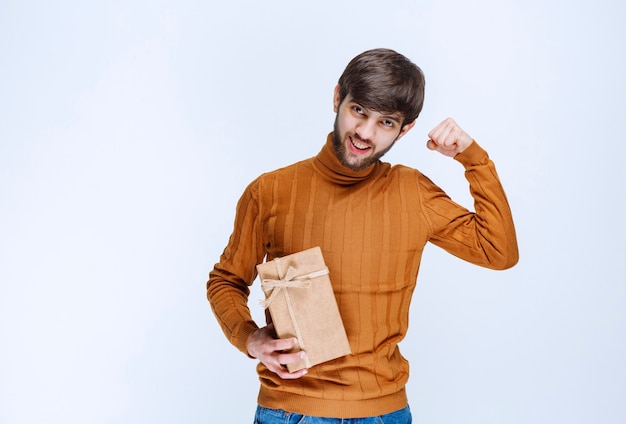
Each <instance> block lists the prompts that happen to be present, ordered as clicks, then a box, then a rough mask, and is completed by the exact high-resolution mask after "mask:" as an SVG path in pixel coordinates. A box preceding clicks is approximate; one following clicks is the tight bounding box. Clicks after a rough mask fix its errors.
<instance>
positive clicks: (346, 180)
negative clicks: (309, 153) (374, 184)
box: [314, 132, 380, 186]
mask: <svg viewBox="0 0 626 424" xmlns="http://www.w3.org/2000/svg"><path fill="white" fill-rule="evenodd" d="M332 136H333V133H332V132H331V133H330V134H328V137H326V144H325V145H324V147H322V150H321V151H320V152H319V153H318V155H317V156H316V157H315V159H316V160H315V161H314V166H315V169H317V170H318V171H319V172H320V173H321V174H322V175H324V177H325V178H326V179H328V180H329V181H331V182H333V183H336V184H339V185H342V186H349V185H353V184H357V183H360V182H361V181H364V180H366V179H367V178H369V177H370V176H371V175H373V174H374V173H375V172H376V171H377V170H378V169H379V168H380V161H377V162H375V163H373V164H372V165H370V166H368V167H367V168H365V169H362V170H360V171H353V170H352V169H350V168H348V167H347V166H344V165H343V164H342V163H341V162H340V161H339V158H338V157H337V153H336V152H335V148H334V147H333V139H332Z"/></svg>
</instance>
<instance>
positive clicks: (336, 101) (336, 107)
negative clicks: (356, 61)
mask: <svg viewBox="0 0 626 424" xmlns="http://www.w3.org/2000/svg"><path fill="white" fill-rule="evenodd" d="M340 103H341V98H340V97H339V84H337V85H336V86H335V92H334V94H333V111H334V112H335V113H337V111H338V110H339V104H340Z"/></svg>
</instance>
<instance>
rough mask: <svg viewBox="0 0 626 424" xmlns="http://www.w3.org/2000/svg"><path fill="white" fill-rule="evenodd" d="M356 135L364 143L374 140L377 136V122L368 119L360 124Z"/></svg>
mask: <svg viewBox="0 0 626 424" xmlns="http://www.w3.org/2000/svg"><path fill="white" fill-rule="evenodd" d="M356 134H357V135H358V136H359V138H361V139H362V140H364V141H369V140H373V139H374V136H375V135H376V120H374V119H366V120H363V121H361V122H360V123H359V125H358V126H357V128H356Z"/></svg>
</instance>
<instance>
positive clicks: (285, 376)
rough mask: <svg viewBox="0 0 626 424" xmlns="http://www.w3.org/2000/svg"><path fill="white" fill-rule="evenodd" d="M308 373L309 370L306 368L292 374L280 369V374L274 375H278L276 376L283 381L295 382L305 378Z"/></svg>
mask: <svg viewBox="0 0 626 424" xmlns="http://www.w3.org/2000/svg"><path fill="white" fill-rule="evenodd" d="M308 372H309V370H307V369H306V368H305V369H302V370H298V371H294V372H289V371H288V370H287V369H285V368H282V370H281V371H280V372H277V373H276V374H278V376H279V377H280V378H282V379H283V380H295V379H298V378H301V377H303V376H305V375H306V374H307V373H308Z"/></svg>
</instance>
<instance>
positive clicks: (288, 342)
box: [271, 337, 298, 352]
mask: <svg viewBox="0 0 626 424" xmlns="http://www.w3.org/2000/svg"><path fill="white" fill-rule="evenodd" d="M297 345H298V339H296V338H295V337H291V338H289V339H275V340H274V341H273V342H272V343H271V349H272V350H273V351H276V352H279V351H282V350H289V349H293V348H294V347H296V346H297Z"/></svg>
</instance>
